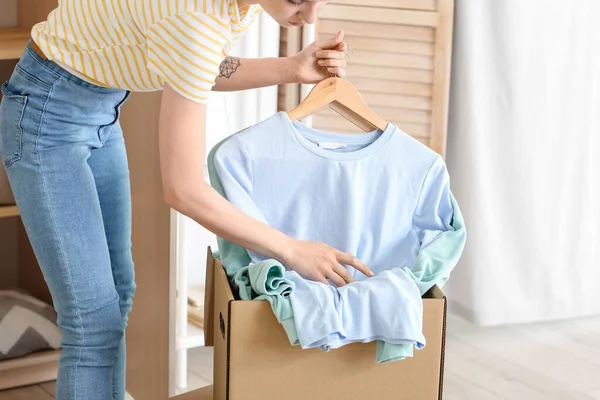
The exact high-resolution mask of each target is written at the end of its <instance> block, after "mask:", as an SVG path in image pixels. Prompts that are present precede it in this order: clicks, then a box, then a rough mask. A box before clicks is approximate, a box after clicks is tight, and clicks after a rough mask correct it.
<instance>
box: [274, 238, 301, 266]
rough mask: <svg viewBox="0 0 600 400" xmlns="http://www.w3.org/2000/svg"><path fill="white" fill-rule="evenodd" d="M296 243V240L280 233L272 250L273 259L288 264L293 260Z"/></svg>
mask: <svg viewBox="0 0 600 400" xmlns="http://www.w3.org/2000/svg"><path fill="white" fill-rule="evenodd" d="M297 242H298V241H297V240H295V239H293V238H291V237H289V236H287V235H285V234H283V233H282V234H281V237H280V239H279V240H278V241H277V244H276V248H274V249H273V254H274V258H276V259H277V260H278V261H280V262H281V263H283V264H289V263H290V261H291V260H293V259H294V255H295V253H296V250H295V249H296V243H297Z"/></svg>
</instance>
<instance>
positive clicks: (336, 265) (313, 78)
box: [0, 0, 370, 400]
mask: <svg viewBox="0 0 600 400" xmlns="http://www.w3.org/2000/svg"><path fill="white" fill-rule="evenodd" d="M325 3H326V1H306V0H258V1H257V0H237V2H236V0H186V1H184V0H143V1H142V0H140V1H136V2H132V1H129V0H106V1H96V0H63V1H62V2H61V3H60V6H59V7H58V8H57V9H56V10H54V11H53V12H52V13H51V14H50V15H49V16H48V19H47V21H45V22H43V23H40V24H38V25H37V26H35V27H34V28H33V29H32V41H30V43H29V45H28V47H27V49H26V50H25V52H24V54H23V56H22V58H21V60H20V61H19V63H18V65H17V66H16V68H15V70H14V73H13V75H12V76H11V78H10V80H9V81H8V82H6V83H5V84H4V85H3V86H2V93H3V99H2V103H1V106H0V155H1V157H2V161H3V164H4V167H5V168H6V171H7V173H8V176H9V180H10V183H11V186H12V188H13V192H14V195H15V199H16V202H17V205H18V207H19V209H20V211H21V215H22V219H23V223H24V225H25V228H26V230H27V234H28V236H29V238H30V240H31V243H32V245H33V249H34V252H35V254H36V257H37V259H38V261H39V264H40V266H41V269H42V271H43V274H44V277H45V279H46V281H47V283H48V286H49V288H50V291H51V293H52V298H53V301H54V305H55V308H56V310H57V312H58V324H59V326H60V327H61V329H62V332H63V340H62V349H63V351H62V355H61V359H60V367H59V376H58V381H57V389H56V390H57V399H61V400H62V399H69V400H70V399H85V400H94V399H100V400H106V399H109V398H114V399H124V397H125V340H124V330H125V326H126V324H127V314H128V312H129V311H130V309H131V304H132V297H133V294H134V291H135V283H134V270H133V261H132V256H131V204H130V187H129V176H128V166H127V158H126V152H125V145H124V141H123V134H122V131H121V128H120V125H119V111H120V108H121V106H122V105H123V103H124V102H125V101H126V100H127V98H128V96H129V94H130V93H131V91H152V90H161V89H162V90H163V95H162V96H163V97H162V104H161V111H160V126H159V142H160V143H159V149H160V159H161V169H162V179H163V186H164V195H165V200H166V202H167V203H168V205H169V206H171V207H172V208H174V209H176V210H178V211H179V212H181V213H183V214H185V215H187V216H189V217H190V218H193V219H194V220H195V221H197V222H198V223H200V224H202V225H203V226H205V227H206V228H208V229H209V230H211V231H212V232H214V233H215V234H217V235H219V236H221V237H223V238H225V239H227V240H229V241H231V242H234V243H236V244H238V245H241V246H244V247H246V248H248V249H251V250H254V251H256V252H259V253H261V254H263V255H265V256H268V257H272V258H275V259H278V260H280V261H282V262H283V263H285V264H286V265H287V266H289V267H290V268H292V269H294V270H296V271H297V272H298V273H300V274H302V275H303V276H305V277H307V278H309V279H315V280H319V281H324V282H325V281H327V280H331V281H334V282H336V283H338V284H343V283H345V282H349V281H351V279H352V278H351V276H350V275H349V273H348V272H347V271H346V269H345V268H344V267H343V266H342V264H347V265H352V266H354V267H356V268H357V269H359V270H360V271H362V272H363V273H365V274H370V271H369V270H368V269H367V267H366V266H364V265H363V264H362V263H361V262H360V261H359V260H357V259H356V258H355V257H353V256H352V255H349V254H345V253H342V252H340V251H338V250H336V249H333V248H331V247H329V246H327V245H325V244H323V243H312V242H302V241H298V240H294V239H292V238H290V237H287V236H286V235H284V234H283V233H281V232H279V231H276V230H275V229H273V228H271V227H269V226H266V225H264V224H262V223H260V222H258V221H256V220H254V219H251V218H250V217H248V216H246V215H244V214H243V213H241V212H240V211H239V210H237V209H236V208H234V207H233V206H232V205H231V204H229V203H228V202H227V201H226V200H225V199H223V198H222V197H221V196H219V195H218V194H217V193H216V192H215V191H214V190H213V189H212V188H211V187H210V186H209V185H207V184H206V183H205V181H204V178H203V162H202V161H201V160H202V159H203V158H204V157H203V156H204V154H205V129H206V101H207V97H208V93H209V91H210V90H243V89H249V88H257V87H262V86H268V85H277V84H282V83H289V82H300V83H314V82H317V81H319V80H321V79H323V78H325V77H327V76H328V75H329V74H330V73H335V74H337V75H339V76H343V75H344V67H345V56H344V50H345V44H344V43H343V42H342V39H343V35H342V33H341V32H340V33H338V35H336V36H335V37H334V38H331V39H328V40H325V41H323V42H316V43H313V44H312V45H310V46H309V47H307V48H306V49H304V50H303V51H301V52H300V53H299V54H297V55H295V56H293V57H290V58H275V59H256V60H247V59H239V58H234V57H225V54H226V52H227V51H228V50H229V48H230V47H231V46H232V45H233V44H234V43H235V41H236V40H237V39H239V37H240V36H241V35H242V34H243V33H244V31H245V30H246V29H247V28H248V26H249V25H250V23H251V22H252V21H253V20H254V19H255V18H256V16H257V14H258V12H259V11H260V10H261V9H262V10H264V11H266V12H267V13H268V14H269V15H271V16H272V17H273V18H274V19H275V20H277V22H278V23H279V24H281V25H284V26H300V25H302V24H304V23H313V22H315V20H316V18H317V11H318V9H319V8H320V7H321V6H323V5H325Z"/></svg>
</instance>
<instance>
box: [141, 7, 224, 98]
mask: <svg viewBox="0 0 600 400" xmlns="http://www.w3.org/2000/svg"><path fill="white" fill-rule="evenodd" d="M230 35H231V33H230V31H229V29H228V26H227V24H226V23H225V22H223V21H222V20H221V19H220V18H219V17H217V16H215V15H211V14H204V13H197V12H187V13H180V14H175V15H171V16H169V17H167V18H164V19H161V20H159V21H157V22H156V23H155V24H153V25H151V26H150V27H149V29H148V31H147V58H148V60H147V62H148V68H150V69H151V70H152V71H154V72H155V73H156V74H158V75H159V76H160V77H161V78H162V79H163V81H164V82H167V83H169V85H170V86H171V87H172V88H173V89H174V90H175V91H176V92H177V93H179V94H180V95H182V96H183V97H185V98H187V99H190V100H192V101H194V102H197V103H206V102H207V100H208V96H209V93H210V91H211V90H212V87H213V86H214V84H215V79H216V78H217V76H218V74H219V65H220V63H221V61H222V60H223V58H224V57H225V49H226V48H227V47H228V45H229V42H230Z"/></svg>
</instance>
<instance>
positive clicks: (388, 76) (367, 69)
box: [346, 59, 433, 83]
mask: <svg viewBox="0 0 600 400" xmlns="http://www.w3.org/2000/svg"><path fill="white" fill-rule="evenodd" d="M346 76H347V78H348V79H349V80H350V81H351V82H354V81H355V80H356V78H366V79H373V77H377V79H385V80H388V81H401V82H414V83H419V82H420V83H433V72H432V71H426V70H419V69H409V68H398V67H387V68H386V67H381V66H377V65H361V64H357V63H355V59H352V60H350V61H348V66H347V68H346Z"/></svg>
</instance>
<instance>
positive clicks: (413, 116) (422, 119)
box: [319, 107, 431, 125]
mask: <svg viewBox="0 0 600 400" xmlns="http://www.w3.org/2000/svg"><path fill="white" fill-rule="evenodd" d="M371 109H372V110H373V111H374V112H376V113H377V115H380V116H381V117H382V118H384V119H385V120H387V121H399V122H400V123H404V122H406V123H417V124H426V125H431V114H430V113H429V112H427V111H414V110H402V109H399V108H394V107H371ZM319 115H329V116H339V114H338V113H337V112H335V111H333V110H332V109H330V108H325V109H323V110H321V111H320V112H319Z"/></svg>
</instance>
